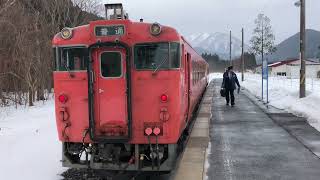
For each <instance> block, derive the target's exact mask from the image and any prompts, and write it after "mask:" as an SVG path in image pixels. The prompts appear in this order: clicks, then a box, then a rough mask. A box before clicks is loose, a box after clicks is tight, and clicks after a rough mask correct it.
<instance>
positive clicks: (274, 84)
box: [242, 73, 320, 131]
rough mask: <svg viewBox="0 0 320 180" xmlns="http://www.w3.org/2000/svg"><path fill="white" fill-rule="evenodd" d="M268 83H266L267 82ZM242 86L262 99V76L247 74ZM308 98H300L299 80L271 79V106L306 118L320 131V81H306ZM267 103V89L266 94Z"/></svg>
mask: <svg viewBox="0 0 320 180" xmlns="http://www.w3.org/2000/svg"><path fill="white" fill-rule="evenodd" d="M265 83H266V81H265ZM242 85H243V86H244V87H245V88H247V89H248V90H249V91H250V92H251V93H252V94H253V95H255V96H257V97H259V98H261V96H262V93H261V86H262V85H261V74H260V75H259V74H249V73H248V74H245V82H243V83H242ZM306 89H307V97H306V98H303V99H300V98H299V79H290V78H287V77H270V78H269V104H270V105H272V106H274V107H276V108H279V109H283V110H285V111H287V112H290V113H293V114H295V115H298V116H303V117H306V118H307V119H308V121H309V123H310V124H311V125H312V126H314V127H315V128H316V129H318V131H320V111H319V105H320V80H319V79H307V80H306ZM264 100H265V101H266V89H265V92H264Z"/></svg>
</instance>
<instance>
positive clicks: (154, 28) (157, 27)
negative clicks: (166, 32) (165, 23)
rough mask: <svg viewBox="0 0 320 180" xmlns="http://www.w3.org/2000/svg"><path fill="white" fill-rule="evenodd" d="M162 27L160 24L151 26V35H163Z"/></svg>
mask: <svg viewBox="0 0 320 180" xmlns="http://www.w3.org/2000/svg"><path fill="white" fill-rule="evenodd" d="M161 29H162V28H161V25H160V24H159V23H153V24H152V25H151V26H150V33H151V34H152V35H153V36H158V35H159V34H160V33H161Z"/></svg>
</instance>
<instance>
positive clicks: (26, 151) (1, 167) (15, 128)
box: [0, 100, 65, 180]
mask: <svg viewBox="0 0 320 180" xmlns="http://www.w3.org/2000/svg"><path fill="white" fill-rule="evenodd" d="M53 105H54V102H53V100H50V101H47V102H45V104H43V103H42V102H39V103H38V104H36V106H34V107H31V108H28V107H19V108H18V109H15V108H14V107H8V108H3V107H0V179H1V180H21V179H23V180H57V179H61V177H60V176H59V174H60V173H62V172H63V171H64V170H65V169H64V168H62V167H61V162H60V160H61V144H60V142H59V141H58V136H57V132H56V124H55V116H54V108H53Z"/></svg>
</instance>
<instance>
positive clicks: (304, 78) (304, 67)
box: [294, 0, 306, 98]
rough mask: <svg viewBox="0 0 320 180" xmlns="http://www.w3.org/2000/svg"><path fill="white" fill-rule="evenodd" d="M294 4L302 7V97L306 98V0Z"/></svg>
mask: <svg viewBox="0 0 320 180" xmlns="http://www.w3.org/2000/svg"><path fill="white" fill-rule="evenodd" d="M294 5H295V6H297V7H300V61H301V68H300V98H304V97H306V61H305V50H306V11H305V10H306V2H305V0H299V1H297V2H296V3H294Z"/></svg>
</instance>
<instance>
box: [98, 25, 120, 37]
mask: <svg viewBox="0 0 320 180" xmlns="http://www.w3.org/2000/svg"><path fill="white" fill-rule="evenodd" d="M95 33H96V36H121V35H123V34H124V26H122V25H118V26H97V27H96V28H95Z"/></svg>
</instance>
